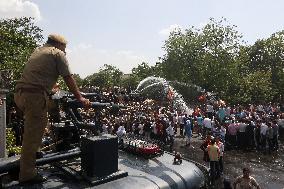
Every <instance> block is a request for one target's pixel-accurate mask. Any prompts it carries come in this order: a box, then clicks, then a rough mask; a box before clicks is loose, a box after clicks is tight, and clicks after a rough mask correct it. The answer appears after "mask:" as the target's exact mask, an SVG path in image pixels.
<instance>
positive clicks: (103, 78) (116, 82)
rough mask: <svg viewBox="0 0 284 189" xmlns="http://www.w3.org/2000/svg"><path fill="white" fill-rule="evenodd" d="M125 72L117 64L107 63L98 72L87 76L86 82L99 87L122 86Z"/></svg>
mask: <svg viewBox="0 0 284 189" xmlns="http://www.w3.org/2000/svg"><path fill="white" fill-rule="evenodd" d="M122 75H123V73H122V72H121V71H120V70H119V69H118V68H116V67H115V66H111V65H107V64H105V65H104V66H103V67H102V68H100V70H99V72H98V73H94V74H92V75H90V76H87V77H86V78H85V81H84V83H88V84H89V85H93V86H97V87H101V88H104V87H106V88H107V87H113V86H120V83H121V77H122Z"/></svg>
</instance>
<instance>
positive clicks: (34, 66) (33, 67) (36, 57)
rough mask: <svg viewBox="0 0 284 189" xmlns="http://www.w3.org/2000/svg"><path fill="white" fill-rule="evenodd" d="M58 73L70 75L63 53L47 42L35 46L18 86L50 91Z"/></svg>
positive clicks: (63, 75)
mask: <svg viewBox="0 0 284 189" xmlns="http://www.w3.org/2000/svg"><path fill="white" fill-rule="evenodd" d="M59 75H61V76H62V77H65V76H68V75H71V71H70V69H69V65H68V61H67V59H66V56H65V53H64V52H63V51H61V50H59V49H57V48H55V47H53V46H51V45H49V44H45V45H43V46H42V47H39V48H37V49H36V50H35V51H34V52H33V53H32V54H31V56H30V58H29V60H28V62H27V63H26V65H25V68H24V71H23V74H22V77H21V78H20V80H19V81H17V85H16V89H18V88H40V89H43V90H46V91H50V90H51V89H52V88H53V86H54V85H55V83H56V81H57V79H58V77H59Z"/></svg>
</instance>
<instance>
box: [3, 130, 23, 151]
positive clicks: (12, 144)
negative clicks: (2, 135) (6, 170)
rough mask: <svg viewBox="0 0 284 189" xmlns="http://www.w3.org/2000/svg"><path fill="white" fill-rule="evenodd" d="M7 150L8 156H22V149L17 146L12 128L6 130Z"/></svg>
mask: <svg viewBox="0 0 284 189" xmlns="http://www.w3.org/2000/svg"><path fill="white" fill-rule="evenodd" d="M6 150H7V153H8V154H20V153H21V147H20V146H16V138H15V133H14V132H13V131H12V129H11V128H7V129H6Z"/></svg>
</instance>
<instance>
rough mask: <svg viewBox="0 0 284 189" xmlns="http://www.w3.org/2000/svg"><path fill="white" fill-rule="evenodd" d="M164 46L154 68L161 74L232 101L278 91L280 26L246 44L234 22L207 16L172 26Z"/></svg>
mask: <svg viewBox="0 0 284 189" xmlns="http://www.w3.org/2000/svg"><path fill="white" fill-rule="evenodd" d="M164 49H165V51H166V54H165V55H164V56H163V58H162V59H161V62H160V63H158V64H156V66H155V67H154V70H155V72H158V73H159V75H160V76H162V77H165V78H166V79H167V80H171V81H179V82H184V83H188V84H196V85H198V86H201V87H202V88H204V89H206V90H207V91H212V92H214V93H216V94H217V95H218V97H220V98H222V99H225V100H226V101H229V102H232V103H247V102H265V101H266V102H267V101H271V100H276V99H279V98H280V97H281V96H283V92H284V91H283V80H284V78H283V76H284V74H283V70H284V61H283V60H284V31H281V32H276V33H274V34H272V35H271V36H270V37H269V38H268V39H262V40H258V41H257V42H256V43H255V44H254V45H252V46H246V45H245V43H244V41H243V40H242V35H241V34H239V32H238V31H237V30H236V26H234V25H233V26H231V25H230V24H228V23H227V20H226V19H225V18H223V19H221V20H220V21H216V20H214V19H210V22H209V23H208V24H206V25H205V26H204V27H203V28H201V29H196V28H194V27H190V28H189V29H187V30H185V32H183V31H181V30H180V29H176V30H174V31H173V32H172V33H171V34H170V36H169V38H168V40H166V41H165V45H164ZM158 70H159V71H158ZM281 98H282V97H281ZM281 98H280V99H281Z"/></svg>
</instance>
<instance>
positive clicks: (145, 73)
mask: <svg viewBox="0 0 284 189" xmlns="http://www.w3.org/2000/svg"><path fill="white" fill-rule="evenodd" d="M132 74H133V75H135V76H136V78H137V79H138V80H140V81H141V80H143V79H145V78H146V77H149V76H153V75H154V70H153V68H152V67H151V66H149V65H148V64H147V63H145V62H142V63H141V64H139V65H138V66H137V67H136V68H133V69H132Z"/></svg>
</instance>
